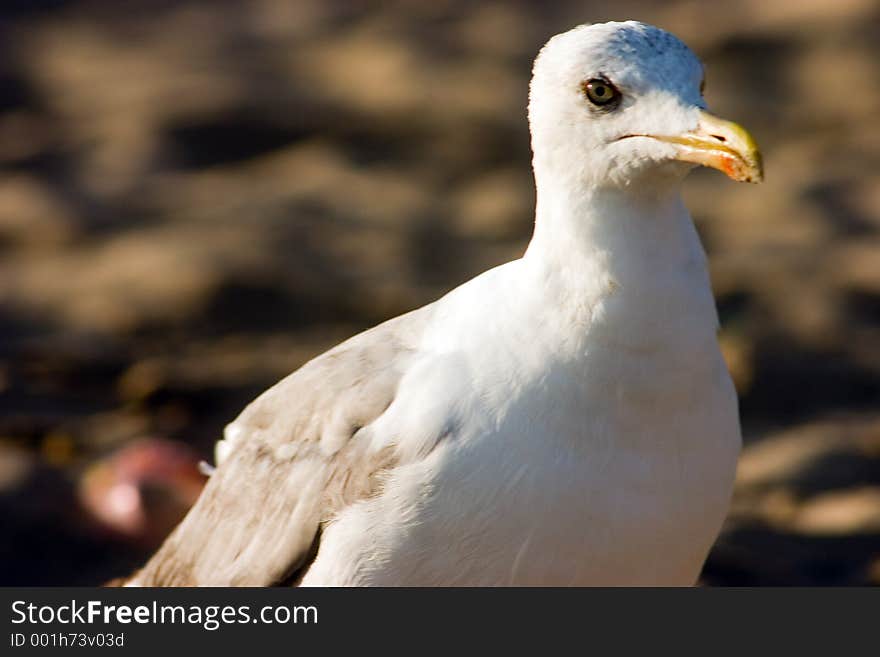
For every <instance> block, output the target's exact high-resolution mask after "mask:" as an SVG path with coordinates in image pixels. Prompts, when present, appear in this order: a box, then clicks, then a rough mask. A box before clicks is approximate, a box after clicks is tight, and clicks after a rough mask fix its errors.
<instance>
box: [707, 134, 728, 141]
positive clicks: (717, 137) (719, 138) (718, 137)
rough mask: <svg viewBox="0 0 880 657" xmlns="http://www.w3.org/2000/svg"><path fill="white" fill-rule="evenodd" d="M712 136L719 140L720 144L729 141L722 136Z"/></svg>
mask: <svg viewBox="0 0 880 657" xmlns="http://www.w3.org/2000/svg"><path fill="white" fill-rule="evenodd" d="M710 136H711V137H713V138H715V139H717V140H718V141H720V142H722V143H723V142H725V141H727V140H726V139H725V138H724V137H722V136H721V135H710Z"/></svg>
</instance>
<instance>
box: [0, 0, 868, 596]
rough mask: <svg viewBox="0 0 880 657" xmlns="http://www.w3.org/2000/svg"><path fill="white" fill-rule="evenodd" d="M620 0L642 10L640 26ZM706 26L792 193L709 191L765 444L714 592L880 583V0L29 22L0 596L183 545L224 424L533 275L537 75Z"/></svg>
mask: <svg viewBox="0 0 880 657" xmlns="http://www.w3.org/2000/svg"><path fill="white" fill-rule="evenodd" d="M612 7H613V9H612ZM627 18H634V19H639V20H643V21H646V22H651V23H655V24H657V25H659V26H661V27H664V28H666V29H669V30H671V31H673V32H675V33H676V34H678V35H679V36H680V37H681V38H682V39H684V40H685V41H686V42H687V43H688V44H689V45H691V47H692V48H693V49H694V50H695V51H696V52H697V54H698V55H700V56H701V57H702V58H703V59H704V61H705V62H706V64H707V68H708V88H707V99H708V101H709V104H710V107H711V108H712V109H713V110H714V111H715V112H716V113H718V114H720V115H722V116H724V117H726V118H730V119H734V120H736V121H739V122H741V123H742V124H744V125H745V126H747V127H748V128H749V130H750V131H751V132H752V133H753V134H754V135H755V137H756V138H757V140H758V142H759V143H760V144H761V146H762V150H763V152H764V156H765V164H766V170H767V181H766V182H765V183H764V184H763V185H762V186H747V185H736V184H734V183H732V182H730V181H728V180H727V179H726V178H724V177H723V176H722V175H720V174H719V173H717V172H712V171H698V172H696V173H695V174H694V175H692V176H691V178H690V180H689V181H688V183H687V185H686V196H687V200H688V204H689V206H690V208H691V210H692V212H693V214H694V217H695V220H696V222H697V225H698V229H699V231H700V234H701V235H702V237H703V240H704V243H705V245H706V248H707V250H708V252H709V255H710V260H711V267H712V277H713V284H714V287H715V291H716V297H717V299H718V307H719V311H720V314H721V318H722V323H723V330H722V333H721V342H722V346H723V348H724V352H725V355H726V356H727V358H728V361H729V363H730V366H731V369H732V372H733V375H734V378H735V380H736V383H737V387H738V389H739V392H740V396H741V409H742V417H743V425H744V431H745V434H746V440H747V446H746V449H745V451H744V455H743V458H742V462H741V468H740V473H739V478H738V483H737V490H736V495H735V499H734V504H733V510H732V513H731V516H730V518H729V521H728V524H727V526H726V529H725V532H724V534H723V535H722V537H721V539H720V541H719V543H718V545H717V546H716V548H715V550H714V551H713V553H712V555H711V557H710V560H709V562H708V564H707V567H706V571H705V573H704V581H705V582H706V583H708V584H723V585H729V584H878V583H880V406H878V400H880V168H878V163H880V129H878V117H880V5H878V4H877V3H876V2H872V1H869V0H839V1H836V2H831V1H830V0H824V1H822V0H799V1H795V0H791V1H778V2H767V1H766V0H739V1H735V2H726V3H708V2H696V1H688V0H678V1H673V2H662V3H659V2H658V3H653V2H646V1H623V2H614V3H611V2H583V1H579V2H556V3H537V2H524V1H523V2H483V3H473V2H463V1H452V0H450V1H432V2H419V3H416V2H410V3H405V2H401V3H391V2H384V3H376V4H369V3H360V2H338V1H337V2H327V1H320V0H296V1H290V2H286V1H282V0H254V1H249V2H245V1H240V2H236V1H233V0H206V1H203V2H200V1H196V0H193V1H188V2H168V1H161V0H128V1H117V2H110V1H106V2H98V1H89V0H80V1H60V0H59V1H54V2H38V1H37V2H33V1H25V0H19V1H12V2H10V1H7V2H4V3H2V5H0V514H2V515H0V523H2V531H0V584H92V583H99V582H101V581H103V580H105V579H107V578H109V577H112V576H114V575H119V574H123V573H125V572H126V570H127V569H130V568H132V567H134V566H136V565H137V564H138V563H139V561H140V560H141V559H143V558H144V556H145V555H146V554H148V553H149V551H150V550H151V549H153V548H154V547H155V545H156V543H157V541H159V540H161V537H162V535H163V534H164V533H165V532H166V531H167V529H168V527H169V526H170V525H171V524H173V522H174V520H175V519H176V518H177V517H178V516H179V514H180V513H181V512H182V510H183V509H184V508H185V507H186V505H187V504H188V503H189V502H190V501H191V499H192V497H193V495H194V494H195V493H196V492H197V490H198V485H199V484H200V479H199V478H198V475H196V474H195V473H194V471H193V463H194V462H195V461H196V460H197V459H198V458H207V459H210V458H211V457H210V450H211V445H212V443H213V441H214V440H215V439H216V438H218V437H219V435H220V432H221V430H222V427H223V425H224V424H225V423H227V422H228V421H230V420H231V419H233V418H234V417H235V415H237V413H238V411H239V410H240V409H241V408H242V407H243V406H244V405H245V404H246V403H247V402H248V401H249V400H250V399H251V398H252V397H254V396H255V395H256V394H257V393H258V392H259V391H261V390H262V389H263V388H265V387H267V386H268V385H270V384H271V383H273V382H274V381H276V380H277V379H278V378H280V377H282V376H283V375H285V374H287V373H288V372H290V371H291V370H293V369H295V368H296V367H298V366H299V365H300V364H302V363H303V362H304V361H305V360H307V359H308V358H310V357H312V356H314V355H316V354H317V353H319V352H321V351H322V350H324V349H326V348H327V347H329V346H331V345H332V344H334V343H336V342H338V341H339V340H341V339H343V338H344V337H346V336H348V335H350V334H352V333H354V332H356V331H359V330H361V329H363V328H366V327H368V326H370V325H373V324H375V323H378V322H380V321H382V320H384V319H386V318H388V317H391V316H394V315H397V314H399V313H401V312H404V311H406V310H409V309H411V308H413V307H416V306H419V305H421V304H424V303H426V302H428V301H431V300H433V299H435V298H436V297H438V296H439V295H441V294H443V293H444V292H445V291H447V290H449V289H451V288H452V287H454V286H455V285H457V284H459V283H461V282H463V281H465V280H467V279H468V278H470V277H471V276H472V275H474V274H476V273H477V272H479V271H482V270H484V269H487V268H489V267H491V266H493V265H495V264H498V263H501V262H503V261H506V260H509V259H512V258H515V257H517V256H518V255H520V254H521V252H522V250H523V247H524V245H525V243H526V241H527V239H528V237H529V234H530V230H531V221H532V210H533V203H534V192H533V187H532V182H531V176H530V169H529V155H530V154H529V147H528V130H527V125H526V114H525V106H526V95H527V84H528V77H529V71H530V67H531V60H532V59H533V57H534V55H535V54H536V52H537V50H538V49H539V48H540V46H541V45H542V43H543V42H544V41H546V40H547V38H549V37H550V36H551V35H552V34H554V33H556V32H560V31H564V30H566V29H568V28H570V27H572V26H574V25H576V24H578V23H582V22H595V21H602V20H608V19H627Z"/></svg>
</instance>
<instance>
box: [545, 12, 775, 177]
mask: <svg viewBox="0 0 880 657" xmlns="http://www.w3.org/2000/svg"><path fill="white" fill-rule="evenodd" d="M704 85H705V78H704V70H703V65H702V64H701V63H700V60H699V59H697V57H696V55H694V53H693V52H691V50H690V49H689V48H688V47H687V46H686V45H685V44H684V43H682V42H681V41H680V40H679V39H678V38H676V37H675V36H673V35H672V34H670V33H669V32H666V31H664V30H661V29H659V28H657V27H654V26H651V25H646V24H644V23H638V22H634V21H628V22H624V23H602V24H595V25H582V26H579V27H576V28H574V29H573V30H570V31H568V32H565V33H563V34H559V35H557V36H554V37H553V38H552V39H550V41H548V42H547V44H546V45H545V46H544V48H543V49H542V50H541V52H540V54H539V55H538V57H537V59H536V60H535V66H534V72H533V76H532V82H531V87H530V93H529V123H530V126H531V130H532V150H533V153H534V163H535V171H536V174H537V175H539V176H541V175H543V176H545V177H553V178H563V179H567V180H571V181H572V182H574V183H575V184H579V185H584V184H586V185H590V186H594V187H629V186H633V185H645V186H650V185H652V183H659V184H668V183H669V182H670V181H675V180H680V179H681V178H683V177H684V175H685V174H686V173H687V172H688V171H689V170H690V169H691V168H693V167H694V166H697V165H703V166H709V167H713V168H715V169H719V170H721V171H723V172H724V173H726V174H727V175H728V176H730V177H731V178H732V179H734V180H737V181H742V182H760V181H761V180H762V178H763V170H762V164H761V153H760V151H759V150H758V146H757V144H756V143H755V141H754V139H752V137H751V135H750V134H749V133H748V132H747V131H746V130H745V129H744V128H742V127H740V126H739V125H737V124H736V123H733V122H731V121H726V120H724V119H721V118H718V117H717V116H714V115H713V114H710V113H709V112H708V111H707V109H706V102H705V100H704V99H703V88H704ZM572 178H574V180H572Z"/></svg>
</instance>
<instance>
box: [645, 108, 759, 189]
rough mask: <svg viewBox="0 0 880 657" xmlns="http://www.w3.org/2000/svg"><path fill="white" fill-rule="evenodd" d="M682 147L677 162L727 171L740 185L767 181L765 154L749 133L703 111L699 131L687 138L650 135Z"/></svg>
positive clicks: (686, 136) (679, 147)
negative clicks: (762, 157) (765, 178)
mask: <svg viewBox="0 0 880 657" xmlns="http://www.w3.org/2000/svg"><path fill="white" fill-rule="evenodd" d="M646 136H650V137H651V138H653V139H657V140H659V141H665V142H668V143H670V144H675V145H676V146H678V153H677V155H676V159H678V160H681V161H683V162H694V163H695V164H701V165H703V166H707V167H712V168H713V169H718V170H719V171H723V172H724V173H726V174H727V175H728V176H730V177H731V178H733V179H734V180H736V181H737V182H754V183H758V182H761V181H762V180H764V165H763V163H762V162H761V151H760V149H759V148H758V145H757V144H756V143H755V140H754V139H753V138H752V136H751V135H750V134H749V133H748V131H747V130H746V129H745V128H743V127H742V126H740V125H737V124H736V123H733V122H732V121H725V120H724V119H719V118H718V117H717V116H713V115H712V114H709V112H705V111H701V112H700V120H699V123H698V124H697V128H696V130H694V131H693V132H688V133H686V134H683V135H673V136H660V135H646Z"/></svg>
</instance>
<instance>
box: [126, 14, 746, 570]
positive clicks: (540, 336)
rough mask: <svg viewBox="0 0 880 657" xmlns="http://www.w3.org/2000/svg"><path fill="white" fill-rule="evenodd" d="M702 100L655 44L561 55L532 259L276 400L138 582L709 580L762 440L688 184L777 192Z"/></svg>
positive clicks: (537, 122) (367, 340) (671, 46)
mask: <svg viewBox="0 0 880 657" xmlns="http://www.w3.org/2000/svg"><path fill="white" fill-rule="evenodd" d="M701 77H702V66H701V64H700V63H699V61H698V60H697V59H696V57H695V56H694V55H693V54H692V53H691V52H690V50H688V49H687V47H686V46H685V45H684V44H682V43H681V42H680V41H679V40H678V39H676V38H675V37H673V36H672V35H670V34H668V33H666V32H663V31H662V30H659V29H657V28H654V27H651V26H647V25H643V24H640V23H634V22H628V23H608V24H603V25H594V26H581V27H578V28H576V29H574V30H572V31H570V32H567V33H565V34H561V35H558V36H556V37H554V38H553V39H551V40H550V42H549V43H548V44H547V45H546V46H545V48H544V49H543V50H542V52H541V54H540V55H539V57H538V59H537V60H536V62H535V68H534V76H533V80H532V84H531V94H530V102H529V120H530V125H531V130H532V148H533V152H534V160H533V164H534V169H535V179H536V183H537V191H538V195H537V198H538V201H537V208H536V216H535V234H534V237H533V239H532V241H531V243H530V244H529V247H528V249H527V251H526V253H525V255H524V256H523V257H522V258H521V259H519V260H516V261H514V262H510V263H508V264H505V265H503V266H500V267H497V268H495V269H492V270H490V271H488V272H486V273H484V274H482V275H481V276H478V277H477V278H475V279H473V280H471V281H469V282H467V283H465V284H464V285H462V286H461V287H459V288H457V289H455V290H453V291H452V292H450V293H449V294H447V295H446V296H444V297H443V298H441V299H440V300H438V301H436V302H435V303H432V304H430V305H428V306H426V307H424V308H421V309H419V310H416V311H414V312H412V313H409V314H407V315H404V316H401V317H398V318H395V319H393V320H390V321H389V322H386V323H385V324H382V325H380V326H378V327H376V328H374V329H372V330H370V331H367V332H365V333H362V334H360V335H358V336H355V337H354V338H352V339H350V340H348V341H347V342H345V343H343V344H341V345H340V346H338V347H336V348H335V349H333V350H331V351H329V352H327V353H326V354H324V355H322V356H319V357H318V358H316V359H315V360H313V361H311V362H310V363H308V364H306V365H305V366H303V367H302V368H301V369H300V370H298V371H297V372H294V373H293V374H292V375H290V376H289V377H288V378H286V379H284V380H283V381H281V382H280V383H278V384H277V385H276V386H274V387H273V388H271V389H270V390H268V391H267V392H265V393H264V394H263V395H261V396H260V397H259V398H258V399H257V400H256V401H255V402H253V404H251V405H250V406H249V407H248V408H247V409H246V410H245V411H244V412H243V413H242V414H241V416H240V417H239V418H238V419H237V420H236V421H235V422H233V423H232V424H231V425H230V426H229V427H228V429H227V433H226V439H225V440H224V441H223V443H222V448H221V449H218V457H219V456H223V458H218V460H219V463H218V468H217V471H216V472H215V473H214V475H213V476H212V477H211V480H210V481H209V483H208V485H207V487H206V489H205V491H204V492H203V494H202V496H201V498H200V499H199V501H198V503H197V504H196V505H195V506H194V507H193V509H192V510H191V511H190V513H189V515H188V516H187V517H186V519H185V520H184V521H183V522H182V523H181V525H180V526H179V527H178V528H177V529H176V530H175V532H174V533H173V534H172V536H171V537H169V539H168V540H167V541H166V543H165V545H164V546H163V547H162V548H161V549H160V550H159V552H158V553H157V554H156V555H155V556H154V557H153V558H152V559H151V560H150V561H149V563H147V565H146V566H145V567H144V568H143V570H142V571H140V572H139V573H138V574H136V575H135V576H134V577H133V579H132V580H131V583H132V584H135V585H173V584H187V585H194V584H198V585H206V584H207V585H210V584H233V585H239V584H248V585H269V584H274V583H279V582H285V581H286V582H290V583H301V584H303V585H506V584H516V585H620V584H663V585H689V584H692V583H694V581H695V580H696V578H697V576H698V574H699V571H700V568H701V567H702V564H703V561H704V559H705V557H706V554H707V552H708V550H709V548H710V546H711V544H712V542H713V541H714V539H715V537H716V536H717V534H718V531H719V528H720V527H721V523H722V521H723V519H724V515H725V513H726V510H727V506H728V503H729V497H730V493H731V487H732V483H733V477H734V470H735V464H736V458H737V454H738V451H739V446H740V431H739V422H738V417H737V403H736V396H735V392H734V389H733V386H732V384H731V381H730V377H729V375H728V373H727V369H726V367H725V364H724V361H723V360H722V358H721V354H720V352H719V349H718V345H717V341H716V330H717V316H716V312H715V306H714V301H713V298H712V294H711V290H710V286H709V278H708V274H707V270H706V262H705V256H704V253H703V249H702V247H701V245H700V242H699V239H698V236H697V234H696V231H695V230H694V227H693V224H692V222H691V219H690V217H689V215H688V213H687V210H686V208H685V207H684V205H683V203H682V201H681V198H680V195H679V186H680V182H681V180H682V179H683V177H684V175H685V174H686V172H687V171H688V169H689V168H690V167H691V166H693V164H694V163H699V164H708V165H710V166H715V167H717V168H721V169H723V170H724V171H726V172H727V173H728V174H729V175H731V177H734V178H736V179H739V180H751V179H759V178H760V175H761V171H760V159H759V155H758V152H757V148H756V147H755V146H754V143H753V142H752V141H751V139H750V137H749V136H748V134H747V133H746V132H745V131H744V130H742V129H741V128H739V127H738V126H736V125H735V124H730V123H727V122H724V121H721V120H720V119H716V118H715V117H712V116H711V115H709V114H708V113H706V112H705V111H704V107H705V105H704V101H703V99H702V96H701V92H700V82H701ZM591 81H593V82H591ZM596 81H598V82H596ZM591 84H592V89H593V90H592V91H591V92H590V93H588V86H590V85H591ZM597 84H598V85H600V86H601V85H602V84H604V85H606V88H605V89H604V91H603V92H601V94H600V93H599V92H597V91H595V90H596V88H597V87H596V85H597ZM594 101H599V102H594Z"/></svg>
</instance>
